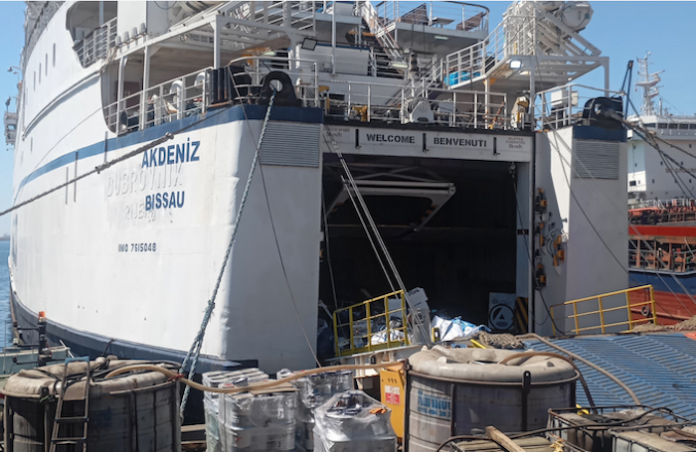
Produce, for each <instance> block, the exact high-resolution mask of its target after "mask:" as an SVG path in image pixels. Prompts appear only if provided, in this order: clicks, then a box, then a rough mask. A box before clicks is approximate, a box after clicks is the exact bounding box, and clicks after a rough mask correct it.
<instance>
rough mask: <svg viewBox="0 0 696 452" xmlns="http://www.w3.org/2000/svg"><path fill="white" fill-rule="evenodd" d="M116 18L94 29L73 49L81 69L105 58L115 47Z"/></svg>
mask: <svg viewBox="0 0 696 452" xmlns="http://www.w3.org/2000/svg"><path fill="white" fill-rule="evenodd" d="M116 20H117V19H116V18H113V19H111V20H110V21H108V22H106V23H105V24H104V25H102V26H101V27H99V28H95V29H94V30H92V31H91V32H90V33H89V34H87V35H86V36H85V37H84V38H83V39H82V40H80V41H79V42H77V43H76V44H75V46H74V47H73V50H74V51H75V53H77V57H78V58H79V60H80V64H81V65H82V67H88V66H90V65H91V64H93V63H94V62H95V61H97V60H99V59H101V58H106V57H107V56H108V54H109V50H110V49H111V48H113V47H115V46H116Z"/></svg>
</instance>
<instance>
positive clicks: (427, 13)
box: [374, 1, 489, 33]
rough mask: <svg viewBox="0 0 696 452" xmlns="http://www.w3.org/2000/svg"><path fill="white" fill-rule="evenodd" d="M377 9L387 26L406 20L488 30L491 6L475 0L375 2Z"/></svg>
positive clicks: (461, 28)
mask: <svg viewBox="0 0 696 452" xmlns="http://www.w3.org/2000/svg"><path fill="white" fill-rule="evenodd" d="M374 9H375V10H376V12H377V15H378V16H379V17H380V18H381V19H382V21H383V22H384V24H385V25H388V24H390V23H392V22H405V23H410V24H415V25H425V26H429V27H439V28H448V29H453V30H463V31H483V32H484V33H488V19H489V10H488V8H486V7H485V6H481V5H475V4H472V3H464V2H453V1H444V2H430V1H428V2H422V3H419V2H414V1H405V2H399V1H384V2H380V3H378V4H377V5H375V7H374Z"/></svg>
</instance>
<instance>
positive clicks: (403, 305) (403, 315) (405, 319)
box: [401, 290, 411, 345]
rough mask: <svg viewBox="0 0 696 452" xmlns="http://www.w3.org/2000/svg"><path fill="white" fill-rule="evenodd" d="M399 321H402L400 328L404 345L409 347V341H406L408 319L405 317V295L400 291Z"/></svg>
mask: <svg viewBox="0 0 696 452" xmlns="http://www.w3.org/2000/svg"><path fill="white" fill-rule="evenodd" d="M401 315H402V317H401V319H402V326H401V327H402V328H403V329H404V341H405V342H406V345H411V341H409V339H408V318H407V317H406V294H405V293H404V291H403V290H402V291H401Z"/></svg>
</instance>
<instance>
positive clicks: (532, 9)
mask: <svg viewBox="0 0 696 452" xmlns="http://www.w3.org/2000/svg"><path fill="white" fill-rule="evenodd" d="M542 3H543V2H542ZM608 65H609V61H608V58H607V57H602V56H600V50H599V49H598V48H597V47H595V46H594V45H592V44H591V43H590V42H589V41H587V40H586V39H585V38H583V37H582V36H580V34H579V32H577V31H574V30H572V29H571V28H569V27H568V26H566V25H565V24H564V23H563V21H562V20H561V19H560V18H559V17H557V15H555V14H553V12H549V11H545V10H544V9H543V8H542V6H540V5H539V4H538V3H537V2H516V3H514V4H513V5H511V6H510V7H509V8H508V10H507V11H506V13H505V14H504V17H503V21H502V22H501V23H500V25H498V26H497V27H496V28H495V29H494V30H493V31H492V32H491V33H490V34H489V35H488V37H486V38H485V39H483V40H482V41H480V42H478V43H476V44H473V45H471V46H468V47H466V48H463V49H461V50H459V51H456V52H453V53H450V54H448V55H447V56H445V57H443V58H442V59H441V60H440V61H439V62H438V64H435V65H434V66H433V67H432V69H431V72H430V74H428V75H427V76H425V77H424V81H425V83H426V85H425V87H424V88H425V89H427V88H434V87H437V86H438V84H442V85H444V87H446V88H449V89H465V90H475V91H485V92H488V91H490V90H492V89H494V90H495V91H497V92H504V93H506V94H507V95H508V98H510V99H516V98H518V97H520V96H522V95H523V94H524V95H525V96H528V97H530V98H531V101H532V104H533V102H534V97H535V96H536V94H537V93H540V92H543V91H546V90H549V89H553V88H556V87H559V86H563V85H566V84H567V83H569V82H570V81H572V80H575V79H577V78H578V77H581V76H582V75H585V74H587V73H588V72H590V71H592V70H594V69H596V68H598V67H602V66H603V67H604V68H605V85H608V82H609V80H608V67H609V66H608ZM605 89H608V86H605ZM511 107H512V105H508V106H507V109H508V112H509V108H511Z"/></svg>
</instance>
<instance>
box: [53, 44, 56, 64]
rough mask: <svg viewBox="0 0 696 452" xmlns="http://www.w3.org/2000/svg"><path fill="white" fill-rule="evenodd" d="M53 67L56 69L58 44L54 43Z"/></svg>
mask: <svg viewBox="0 0 696 452" xmlns="http://www.w3.org/2000/svg"><path fill="white" fill-rule="evenodd" d="M53 67H56V44H55V43H53Z"/></svg>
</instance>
